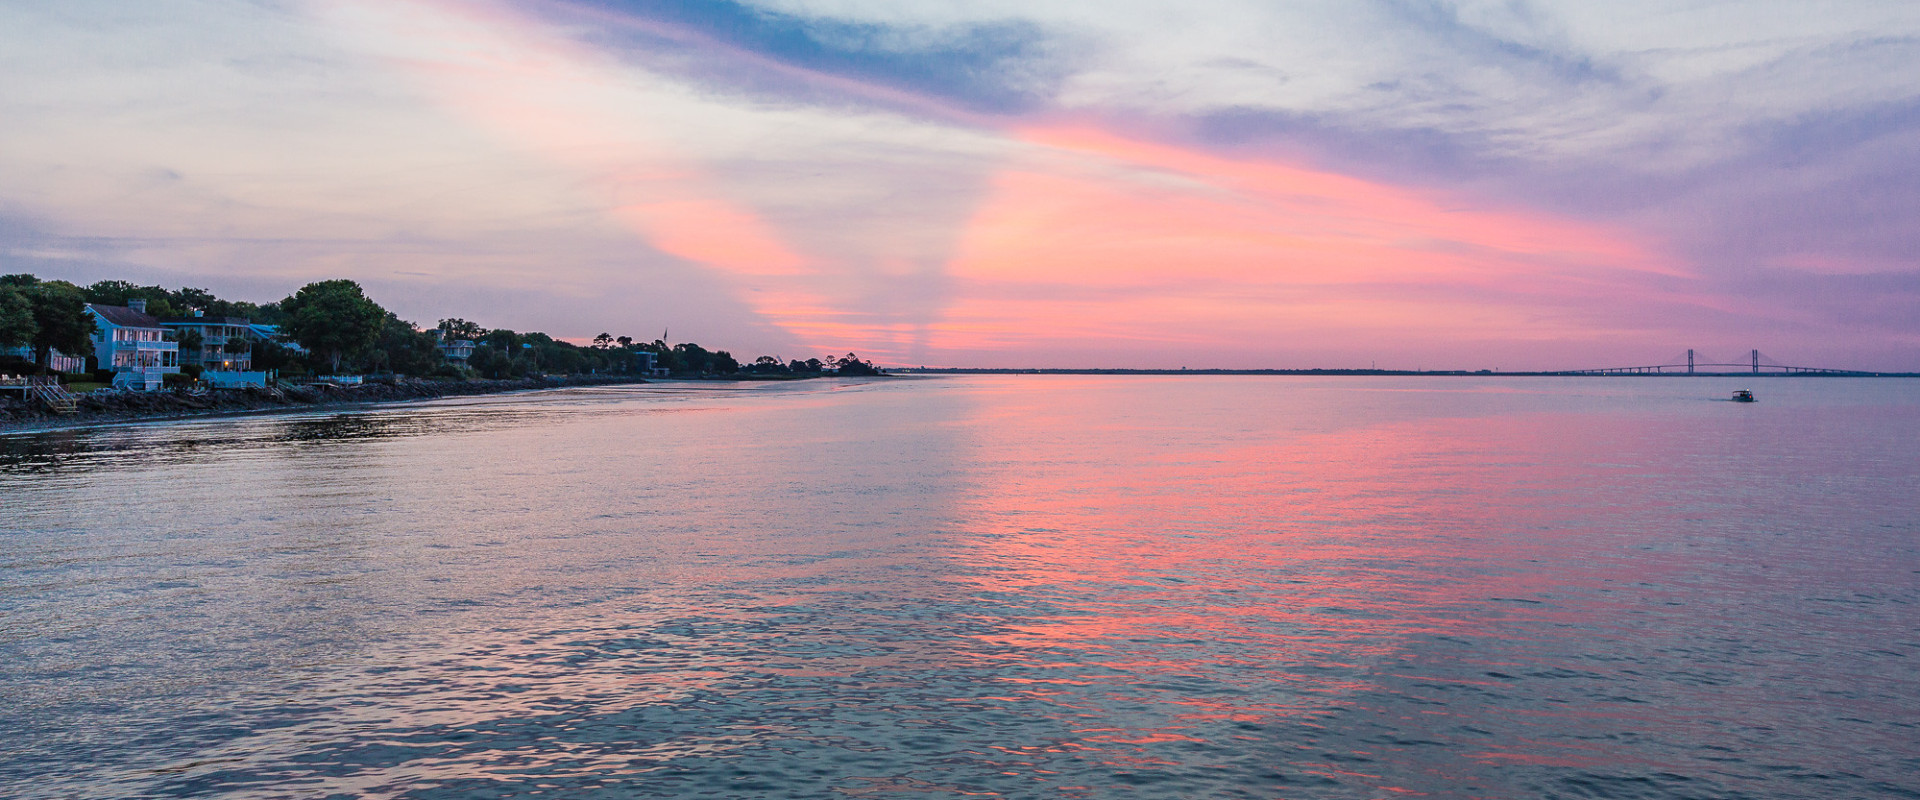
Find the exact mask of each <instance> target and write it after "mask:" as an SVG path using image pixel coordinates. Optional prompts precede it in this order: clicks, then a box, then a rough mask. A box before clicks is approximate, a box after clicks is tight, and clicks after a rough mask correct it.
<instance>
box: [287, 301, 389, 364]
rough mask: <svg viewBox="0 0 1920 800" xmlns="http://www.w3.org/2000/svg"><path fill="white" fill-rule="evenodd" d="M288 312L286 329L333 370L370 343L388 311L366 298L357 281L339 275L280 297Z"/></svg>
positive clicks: (365, 349) (357, 354)
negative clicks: (287, 296) (290, 295)
mask: <svg viewBox="0 0 1920 800" xmlns="http://www.w3.org/2000/svg"><path fill="white" fill-rule="evenodd" d="M280 308H281V310H282V311H284V312H285V313H286V315H287V319H286V333H287V335H288V336H291V337H293V340H294V341H296V342H299V343H300V344H301V345H302V346H304V347H306V348H307V349H308V350H311V351H313V353H314V355H316V356H319V357H320V358H322V359H324V360H325V361H326V362H327V363H328V365H329V366H330V367H331V368H332V369H333V371H334V372H339V371H340V362H341V361H342V360H344V359H347V358H355V357H358V356H360V355H361V354H363V353H365V352H367V351H368V350H369V349H370V348H372V347H373V345H374V342H376V341H378V340H379V338H380V333H381V331H382V330H383V329H384V328H385V326H386V321H387V316H388V315H387V311H386V309H384V308H381V307H380V304H378V303H375V302H373V301H372V300H369V299H367V296H366V294H365V293H364V292H362V291H360V284H358V283H354V282H353V281H350V280H345V279H338V280H331V281H320V282H317V283H309V284H307V285H305V286H302V287H300V291H298V292H295V293H294V295H293V296H292V297H289V298H287V299H285V300H282V301H280Z"/></svg>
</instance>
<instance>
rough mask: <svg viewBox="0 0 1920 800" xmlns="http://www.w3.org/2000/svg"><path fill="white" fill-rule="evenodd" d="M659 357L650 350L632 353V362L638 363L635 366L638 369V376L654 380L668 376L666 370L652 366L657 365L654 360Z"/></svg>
mask: <svg viewBox="0 0 1920 800" xmlns="http://www.w3.org/2000/svg"><path fill="white" fill-rule="evenodd" d="M659 356H660V354H659V353H655V352H653V351H652V350H636V351H634V353H633V358H634V360H635V361H636V362H638V363H637V364H636V366H638V367H639V368H640V374H642V375H647V376H650V377H654V378H665V377H667V376H668V374H669V372H668V370H667V368H666V367H659V366H654V365H655V364H656V363H657V362H656V361H655V360H654V359H656V358H658V357H659Z"/></svg>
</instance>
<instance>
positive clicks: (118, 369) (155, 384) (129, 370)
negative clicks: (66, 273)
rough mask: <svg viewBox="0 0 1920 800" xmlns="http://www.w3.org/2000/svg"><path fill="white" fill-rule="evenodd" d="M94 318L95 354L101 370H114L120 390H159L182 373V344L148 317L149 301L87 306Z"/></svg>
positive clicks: (115, 381) (115, 384)
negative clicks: (175, 375) (172, 338)
mask: <svg viewBox="0 0 1920 800" xmlns="http://www.w3.org/2000/svg"><path fill="white" fill-rule="evenodd" d="M87 311H88V313H90V314H92V315H93V328H94V330H93V352H94V356H95V357H96V358H97V359H99V363H100V369H110V370H113V385H114V386H115V387H119V388H132V389H145V390H148V391H151V390H154V389H158V388H160V386H161V385H162V384H163V383H165V381H166V376H167V375H169V374H172V373H177V372H179V371H180V343H179V342H169V341H167V338H166V329H165V328H163V327H161V325H160V320H158V319H155V318H153V317H151V316H148V315H147V301H145V300H130V301H128V302H127V304H126V305H124V306H106V305H100V304H98V303H88V304H87Z"/></svg>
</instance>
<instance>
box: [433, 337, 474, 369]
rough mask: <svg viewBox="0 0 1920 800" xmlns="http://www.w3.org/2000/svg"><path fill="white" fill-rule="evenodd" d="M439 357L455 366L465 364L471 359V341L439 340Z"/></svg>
mask: <svg viewBox="0 0 1920 800" xmlns="http://www.w3.org/2000/svg"><path fill="white" fill-rule="evenodd" d="M440 355H442V356H445V357H446V359H447V360H448V361H451V362H453V363H455V364H465V363H467V359H469V358H473V340H471V339H444V338H443V339H441V340H440Z"/></svg>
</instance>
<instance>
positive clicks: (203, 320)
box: [160, 317, 253, 328]
mask: <svg viewBox="0 0 1920 800" xmlns="http://www.w3.org/2000/svg"><path fill="white" fill-rule="evenodd" d="M160 324H162V325H232V326H236V327H241V328H245V327H249V326H251V325H253V320H250V319H247V318H246V317H167V318H166V319H163V320H160Z"/></svg>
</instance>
